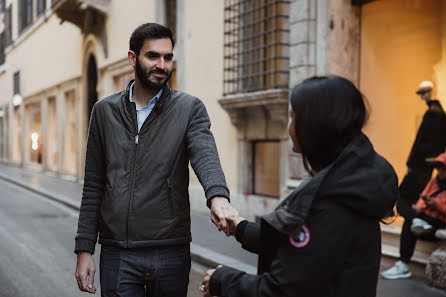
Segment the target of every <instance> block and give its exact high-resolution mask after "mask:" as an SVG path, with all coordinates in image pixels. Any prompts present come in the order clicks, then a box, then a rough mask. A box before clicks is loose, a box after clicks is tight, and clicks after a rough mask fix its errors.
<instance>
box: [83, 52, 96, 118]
mask: <svg viewBox="0 0 446 297" xmlns="http://www.w3.org/2000/svg"><path fill="white" fill-rule="evenodd" d="M97 84H98V72H97V65H96V59H95V57H94V56H93V55H90V58H88V66H87V117H86V118H87V127H88V124H89V122H90V115H91V111H92V109H93V105H94V104H95V103H96V101H98V92H97V89H96V88H97Z"/></svg>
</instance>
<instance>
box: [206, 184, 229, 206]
mask: <svg viewBox="0 0 446 297" xmlns="http://www.w3.org/2000/svg"><path fill="white" fill-rule="evenodd" d="M214 197H225V198H226V199H228V201H229V202H231V200H230V199H229V190H228V188H226V187H223V186H216V187H212V188H210V189H208V190H207V191H206V199H207V202H206V204H207V206H208V207H209V208H211V199H212V198H214Z"/></svg>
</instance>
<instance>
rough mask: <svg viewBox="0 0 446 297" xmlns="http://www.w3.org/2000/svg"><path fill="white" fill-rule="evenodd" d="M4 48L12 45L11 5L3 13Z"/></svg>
mask: <svg viewBox="0 0 446 297" xmlns="http://www.w3.org/2000/svg"><path fill="white" fill-rule="evenodd" d="M5 24H6V26H5V31H4V32H5V47H6V46H8V45H10V44H11V43H12V8H11V5H9V6H8V8H7V9H6V11H5Z"/></svg>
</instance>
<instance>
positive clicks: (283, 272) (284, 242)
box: [209, 209, 351, 297]
mask: <svg viewBox="0 0 446 297" xmlns="http://www.w3.org/2000/svg"><path fill="white" fill-rule="evenodd" d="M344 216H345V212H344V213H341V214H340V213H339V211H338V209H334V210H328V209H324V210H321V211H318V212H317V213H315V214H313V216H312V217H311V219H310V220H309V223H308V227H309V229H310V236H311V239H310V241H309V243H308V245H306V246H304V247H302V248H296V247H294V246H292V245H291V244H290V243H289V241H288V237H286V236H281V238H280V240H278V242H271V243H269V244H272V245H277V248H278V253H277V256H276V258H275V259H274V261H273V263H272V265H271V271H270V272H267V273H264V274H262V275H250V274H247V273H245V272H242V271H240V270H237V269H234V268H231V267H221V268H218V269H217V270H215V272H214V273H213V274H212V276H211V277H210V281H209V290H210V293H211V295H212V296H225V297H242V296H250V297H260V296H262V297H273V296H274V297H280V296H289V295H290V294H291V292H294V293H293V294H297V292H299V294H301V295H302V296H323V295H324V292H325V293H326V292H327V291H326V290H327V288H328V287H330V285H331V283H333V282H335V278H336V275H338V272H339V270H340V269H341V267H342V265H343V264H342V263H343V260H344V258H343V255H344V253H345V252H346V251H345V245H346V242H349V237H350V236H351V235H350V234H349V232H348V230H349V228H348V223H347V221H348V219H347V220H346V219H345V217H344ZM350 223H351V222H350ZM257 228H258V225H257ZM245 232H246V230H245ZM258 233H260V232H258ZM279 237H280V236H279ZM244 240H245V238H244ZM291 295H292V294H291Z"/></svg>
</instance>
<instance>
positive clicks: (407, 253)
mask: <svg viewBox="0 0 446 297" xmlns="http://www.w3.org/2000/svg"><path fill="white" fill-rule="evenodd" d="M416 217H417V218H420V219H422V220H425V221H426V222H428V223H429V224H431V225H432V230H431V232H429V233H428V234H425V235H422V236H420V237H419V238H420V239H424V240H428V241H438V240H439V239H437V238H436V237H435V231H437V230H438V229H443V228H445V226H446V224H445V223H444V222H442V221H440V220H439V219H436V218H433V217H429V216H427V215H425V214H424V213H420V214H418V215H417V216H416ZM411 225H412V219H405V220H404V224H403V230H402V231H401V237H400V260H401V261H403V262H405V263H409V262H410V259H411V258H412V256H413V253H414V251H415V244H416V243H417V239H418V238H417V237H416V236H415V234H413V233H412V231H411V230H410V226H411Z"/></svg>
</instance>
